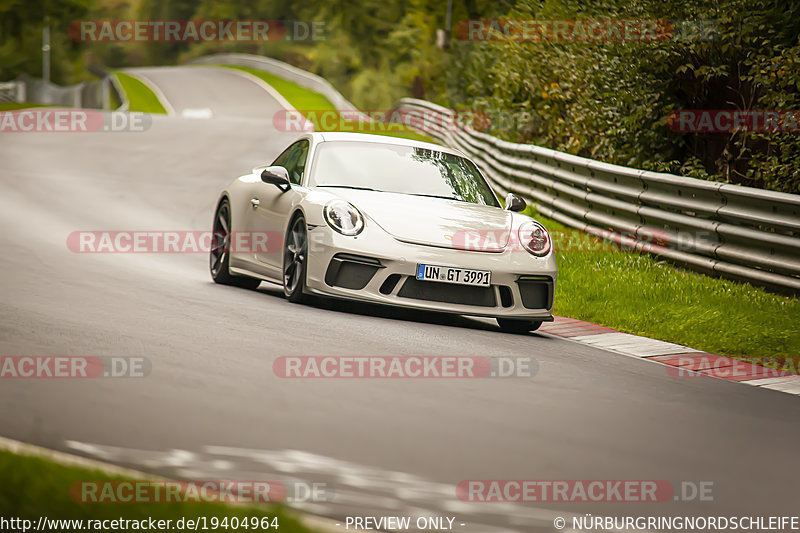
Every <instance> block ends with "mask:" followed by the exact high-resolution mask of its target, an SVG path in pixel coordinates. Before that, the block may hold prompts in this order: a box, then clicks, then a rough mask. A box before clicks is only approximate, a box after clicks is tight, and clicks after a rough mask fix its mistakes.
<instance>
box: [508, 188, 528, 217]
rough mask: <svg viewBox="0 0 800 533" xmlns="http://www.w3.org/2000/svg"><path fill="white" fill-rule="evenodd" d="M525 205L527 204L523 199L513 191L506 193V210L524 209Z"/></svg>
mask: <svg viewBox="0 0 800 533" xmlns="http://www.w3.org/2000/svg"><path fill="white" fill-rule="evenodd" d="M526 206H527V204H526V203H525V200H523V199H522V198H521V197H519V196H517V195H516V194H514V193H512V192H510V193H508V196H506V210H507V211H517V212H519V211H522V210H523V209H525V207H526Z"/></svg>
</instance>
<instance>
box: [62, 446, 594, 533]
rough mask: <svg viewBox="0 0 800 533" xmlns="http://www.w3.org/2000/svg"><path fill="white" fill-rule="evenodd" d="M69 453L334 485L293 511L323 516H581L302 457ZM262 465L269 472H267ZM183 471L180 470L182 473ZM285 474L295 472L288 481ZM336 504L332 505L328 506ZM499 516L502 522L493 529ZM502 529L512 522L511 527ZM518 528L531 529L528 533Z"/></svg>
mask: <svg viewBox="0 0 800 533" xmlns="http://www.w3.org/2000/svg"><path fill="white" fill-rule="evenodd" d="M67 446H69V447H71V448H73V449H79V450H81V451H83V452H84V453H90V454H93V455H98V456H102V457H104V458H107V459H112V460H114V461H116V462H121V463H125V464H132V465H139V466H142V467H146V468H147V469H148V470H159V469H164V468H166V469H167V472H166V474H167V475H169V473H170V471H171V472H173V473H178V474H180V477H182V478H188V479H215V476H216V477H219V476H220V475H221V472H220V471H219V470H216V469H215V470H213V471H210V470H209V465H210V464H212V463H213V462H214V461H219V460H221V461H224V463H217V464H216V465H215V466H220V465H221V464H226V465H228V466H229V469H227V470H224V476H225V478H226V479H259V478H265V476H268V477H269V479H271V480H274V481H279V482H282V483H284V484H289V483H295V482H304V483H310V482H319V481H323V480H324V481H328V480H329V481H330V482H331V483H332V496H333V498H332V500H330V501H327V502H315V501H292V502H287V505H289V506H290V507H297V508H303V510H305V511H308V512H315V513H320V514H341V513H343V512H346V511H348V510H352V509H353V508H356V509H358V508H368V509H373V510H374V512H378V513H380V512H383V513H396V512H402V513H404V514H406V515H417V514H419V515H422V514H429V513H432V512H433V513H436V512H441V511H442V510H449V511H451V512H458V513H459V514H463V515H465V516H466V517H468V521H469V522H471V524H470V526H473V525H474V526H477V527H478V528H479V529H478V530H479V531H483V532H485V533H502V532H508V531H520V530H524V531H527V530H529V528H530V527H537V526H538V527H548V526H551V525H552V523H553V519H554V518H555V517H556V516H561V517H564V518H565V519H566V520H568V521H569V520H571V519H572V518H573V517H575V516H580V515H578V514H575V513H570V512H557V511H553V510H550V509H546V508H541V507H533V506H528V505H520V504H518V503H512V502H501V503H494V502H480V503H470V502H464V501H461V500H459V499H457V497H456V490H455V489H456V486H455V485H454V484H447V483H438V482H434V481H431V480H428V479H425V478H422V477H419V476H416V475H413V474H408V473H405V472H398V471H392V470H383V469H380V468H377V467H373V466H367V465H361V464H358V463H352V462H349V461H343V460H340V459H335V458H332V457H327V456H324V455H317V454H314V453H311V452H307V451H301V450H259V449H250V448H235V447H229V446H204V447H203V448H202V451H198V452H189V451H187V450H168V451H157V450H139V449H133V448H120V447H116V446H105V445H98V444H89V443H82V442H76V441H68V442H67ZM258 465H262V467H260V468H259V466H258ZM176 467H177V468H176ZM278 472H284V473H290V474H289V475H287V474H281V473H278ZM326 503H327V504H329V505H325V504H326ZM485 516H492V517H493V518H494V520H496V521H499V522H501V523H497V522H495V523H486V522H485V521H484V520H483V518H484V517H485ZM502 522H505V524H503V523H502ZM518 526H525V527H524V528H522V529H520V528H519V527H518Z"/></svg>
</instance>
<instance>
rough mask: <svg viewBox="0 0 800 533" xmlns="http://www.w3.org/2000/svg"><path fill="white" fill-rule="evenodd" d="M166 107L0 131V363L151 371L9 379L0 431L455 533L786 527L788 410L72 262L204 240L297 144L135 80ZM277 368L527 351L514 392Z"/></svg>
mask: <svg viewBox="0 0 800 533" xmlns="http://www.w3.org/2000/svg"><path fill="white" fill-rule="evenodd" d="M142 74H144V75H146V76H147V78H148V79H149V80H150V81H151V82H152V83H153V84H155V85H157V86H158V87H159V88H160V89H161V90H162V92H163V94H164V95H165V96H166V98H167V99H168V100H169V101H170V103H171V105H172V106H173V107H174V108H175V109H176V111H179V110H182V109H198V108H208V109H211V110H212V113H213V118H211V119H208V120H201V119H190V118H183V117H181V116H180V113H176V115H175V116H169V117H166V116H156V117H154V118H153V122H152V125H151V127H150V128H149V129H148V130H147V131H145V132H128V133H119V132H116V133H112V132H107V133H3V134H0V161H2V163H1V164H0V183H1V184H2V194H0V224H2V235H3V237H2V239H0V268H2V276H0V310H2V311H1V313H2V315H1V316H2V320H0V354H3V355H97V356H112V355H113V356H143V357H146V358H147V359H148V360H149V362H150V364H151V365H152V372H151V374H150V375H149V376H148V377H145V378H131V379H110V378H109V379H94V380H77V379H76V380H24V379H20V380H10V379H5V380H2V381H0V434H1V435H3V436H6V437H10V438H14V439H19V440H23V441H26V442H30V443H34V444H38V445H43V446H46V447H50V448H54V449H59V450H66V451H70V452H73V453H80V454H84V455H88V456H92V457H97V458H101V459H106V460H111V461H114V462H117V463H120V464H126V465H131V466H135V467H137V468H141V469H145V470H148V471H153V472H159V473H162V474H167V475H172V476H181V477H186V478H192V477H194V478H198V479H209V478H210V476H217V477H221V476H224V477H226V478H230V477H236V478H239V479H282V480H287V481H292V480H318V481H319V480H321V481H325V482H327V483H329V485H330V487H331V488H332V489H333V491H332V492H333V494H334V497H333V499H332V501H328V502H316V503H314V504H308V505H298V506H299V507H302V508H305V509H307V510H310V511H312V512H315V513H318V514H322V515H326V516H332V517H337V518H341V517H342V516H344V515H345V514H347V513H350V512H358V513H362V514H386V513H392V514H398V513H399V514H403V513H411V512H415V513H416V512H421V513H428V514H450V515H455V516H456V517H457V519H456V521H457V523H465V524H466V526H464V527H459V528H458V529H459V530H460V531H493V530H514V531H531V530H538V529H542V530H548V529H552V525H549V524H551V523H552V518H553V517H554V516H557V515H559V514H564V513H592V514H595V515H598V514H604V515H642V514H653V515H668V514H669V515H673V514H690V515H709V514H714V515H744V514H757V515H770V514H772V515H775V514H793V513H796V511H797V494H796V491H797V467H796V464H797V443H798V442H800V424H798V421H799V417H798V414H797V413H798V407H800V405H799V404H798V403H797V402H798V398H797V397H795V396H791V395H785V394H782V393H779V392H775V391H770V390H765V389H761V388H757V387H749V386H746V385H742V384H736V383H730V382H725V381H721V380H710V379H708V380H687V379H676V378H673V377H671V376H669V375H668V373H667V372H666V371H665V369H664V368H663V367H661V366H659V365H657V364H654V363H651V362H647V361H643V360H638V359H634V358H629V357H625V356H622V355H618V354H613V353H609V352H605V351H602V350H598V349H595V348H592V347H589V346H585V345H580V344H577V343H573V342H570V341H568V340H564V339H560V338H555V337H551V336H548V335H545V334H536V333H534V334H530V335H524V336H521V335H511V334H504V333H501V332H500V331H499V330H498V329H497V328H496V327H495V326H494V323H493V322H492V321H488V320H477V319H469V318H463V317H441V316H438V315H429V314H425V313H418V312H405V311H395V310H387V309H383V308H378V307H373V306H367V305H343V304H339V303H336V304H329V305H325V306H302V305H295V304H290V303H288V302H286V301H285V300H284V299H283V297H282V294H281V291H280V288H279V287H277V286H271V285H269V284H266V283H262V286H261V287H260V288H259V289H258V290H257V291H247V290H241V289H235V288H230V287H223V286H219V285H215V284H214V283H212V282H211V279H210V277H209V274H208V267H207V257H206V256H205V255H204V254H78V253H73V252H71V251H70V250H69V249H68V248H67V246H66V240H67V236H68V235H69V234H70V233H71V232H73V231H76V230H133V229H147V230H182V229H186V230H189V229H196V230H205V229H209V228H210V224H211V219H212V215H213V208H214V203H215V200H216V199H217V196H218V193H219V190H220V189H221V188H222V187H223V186H224V185H225V184H226V183H228V182H229V181H231V180H232V179H233V178H235V177H236V176H237V175H238V174H239V173H244V172H245V171H247V170H248V169H249V168H250V167H252V166H255V165H258V164H264V163H268V162H270V161H271V160H272V158H273V157H275V156H276V155H277V154H278V153H279V151H280V150H281V149H282V148H284V147H285V146H286V145H288V144H289V142H290V141H291V140H292V137H293V136H292V135H289V136H287V135H286V134H281V133H278V132H276V131H275V130H274V129H273V128H272V124H271V121H270V116H271V114H272V113H273V112H274V111H275V110H277V109H279V105H278V104H277V102H275V101H274V100H273V99H272V98H271V97H270V95H269V94H268V92H266V91H265V90H263V89H262V88H260V87H258V86H257V85H256V84H254V83H252V81H250V80H247V79H245V78H243V77H240V76H238V75H236V74H234V73H231V72H227V71H225V70H222V69H218V70H217V69H210V68H198V67H185V68H171V69H149V70H147V71H146V72H145V71H143V72H142ZM282 355H476V356H486V357H491V358H495V357H503V356H521V355H525V356H531V357H534V358H535V359H536V360H537V361H538V364H539V371H538V374H537V375H536V376H535V377H533V378H528V379H505V380H504V379H482V380H434V379H430V380H288V379H280V378H277V377H275V375H274V374H273V372H272V362H273V360H274V359H275V358H277V357H279V356H282ZM465 479H539V480H548V479H551V480H552V479H659V480H661V479H663V480H670V481H672V482H676V483H677V482H680V481H711V482H713V483H714V492H713V495H714V498H713V501H711V502H697V501H695V502H680V503H676V502H668V503H658V504H639V503H623V504H611V503H593V504H580V503H560V504H556V503H541V504H537V505H523V504H505V505H496V504H485V503H464V502H460V501H459V500H458V499H456V498H455V485H456V483H458V482H459V481H461V480H465Z"/></svg>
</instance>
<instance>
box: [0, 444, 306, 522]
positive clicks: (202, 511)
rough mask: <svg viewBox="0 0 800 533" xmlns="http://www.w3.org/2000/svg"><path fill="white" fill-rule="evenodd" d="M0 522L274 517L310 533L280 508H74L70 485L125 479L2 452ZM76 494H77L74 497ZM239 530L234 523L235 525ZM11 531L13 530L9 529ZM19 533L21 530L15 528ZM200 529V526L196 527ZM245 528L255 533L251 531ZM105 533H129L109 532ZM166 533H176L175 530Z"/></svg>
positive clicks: (164, 505)
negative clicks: (13, 519) (11, 519)
mask: <svg viewBox="0 0 800 533" xmlns="http://www.w3.org/2000/svg"><path fill="white" fill-rule="evenodd" d="M0 479H2V480H3V483H2V484H0V517H3V518H5V519H9V518H20V519H24V520H31V521H32V523H33V526H32V527H33V528H35V527H36V525H37V524H38V520H39V518H40V517H47V518H49V519H51V520H53V519H56V520H57V519H64V520H83V521H84V523H83V526H84V527H83V529H84V530H87V529H96V530H99V529H100V528H92V527H86V522H85V521H86V520H88V519H91V520H115V519H120V518H121V519H126V520H143V519H144V520H147V519H149V518H153V519H154V520H156V521H157V520H172V524H173V525H174V524H176V522H177V520H179V519H181V518H184V519H186V520H197V519H199V518H201V517H206V518H205V519H206V523H207V524H208V525H209V527H210V525H211V519H212V517H216V518H218V519H219V521H220V522H219V523H222V520H223V519H224V518H228V521H227V523H228V525H231V524H230V523H231V521H232V519H233V518H234V517H236V518H238V519H239V521H241V520H244V519H245V518H247V520H248V521H249V520H252V518H253V517H256V518H257V519H258V520H259V521H260V520H261V518H263V517H268V518H270V522H271V519H272V518H274V517H277V524H278V525H279V526H280V529H278V530H277V531H280V532H282V533H310V530H309V529H307V528H306V527H304V526H303V525H302V524H300V522H298V521H297V520H296V519H294V518H291V517H289V516H287V515H286V513H285V512H284V511H283V509H282V508H281V507H279V506H266V505H246V506H245V505H226V504H221V503H195V502H192V503H144V502H133V503H77V502H75V501H73V499H72V497H71V496H70V486H71V485H72V484H73V483H75V482H81V481H93V482H103V481H123V480H124V478H121V477H116V476H110V475H107V474H104V473H103V472H100V471H97V470H89V469H86V468H81V467H77V466H67V465H62V464H59V463H55V462H52V461H49V460H47V459H43V458H40V457H33V456H28V455H18V454H15V453H12V452H9V451H5V450H0ZM78 494H80V492H78ZM237 525H238V524H237ZM13 529H15V528H13V527H12V530H13ZM18 529H19V530H20V531H22V529H20V528H18ZM200 529H202V527H201V528H200ZM231 529H234V530H241V531H246V530H247V528H244V527H239V528H238V529H235V528H233V527H229V528H226V530H231ZM249 529H253V528H252V527H251V528H249ZM44 530H45V531H80V530H81V528H80V527H77V525H76V524H75V523H73V524H61V525H58V526H56V525H52V524H51V527H45V528H44ZM103 530H104V531H128V530H130V528H122V529H114V528H113V527H112V528H110V529H106V528H103ZM166 531H177V529H175V528H174V527H172V528H170V529H167V530H166Z"/></svg>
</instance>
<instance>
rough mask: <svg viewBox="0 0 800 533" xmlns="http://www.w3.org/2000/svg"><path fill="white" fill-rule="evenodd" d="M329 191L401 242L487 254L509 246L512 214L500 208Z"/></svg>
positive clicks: (447, 201)
mask: <svg viewBox="0 0 800 533" xmlns="http://www.w3.org/2000/svg"><path fill="white" fill-rule="evenodd" d="M326 191H327V192H331V193H333V194H335V195H336V196H339V197H341V198H343V199H345V200H347V201H348V202H350V203H351V204H353V205H354V206H356V207H357V208H358V209H359V210H360V211H361V212H362V213H364V214H365V215H366V216H368V217H369V218H371V219H372V220H373V221H375V222H376V223H377V224H378V225H379V226H381V227H382V228H383V229H384V230H385V231H386V232H387V233H389V234H390V235H391V236H393V237H394V238H395V239H397V240H399V241H403V242H408V243H413V244H424V245H428V246H440V247H444V248H455V249H462V250H463V249H471V250H481V251H486V252H500V251H502V250H503V249H504V248H505V247H506V246H507V245H508V241H509V237H510V232H511V225H512V220H513V218H512V214H511V212H509V211H504V210H502V209H499V208H497V207H490V206H485V205H478V204H472V203H469V202H459V201H457V200H447V199H444V198H430V197H425V196H413V195H409V194H399V193H390V192H378V191H362V190H356V189H334V188H330V189H326Z"/></svg>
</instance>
